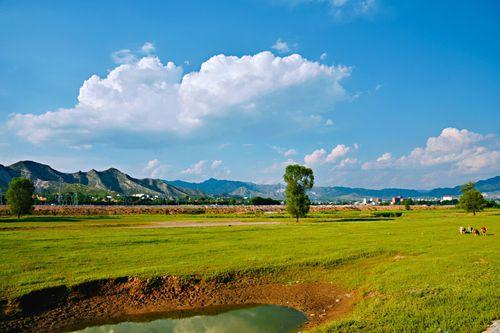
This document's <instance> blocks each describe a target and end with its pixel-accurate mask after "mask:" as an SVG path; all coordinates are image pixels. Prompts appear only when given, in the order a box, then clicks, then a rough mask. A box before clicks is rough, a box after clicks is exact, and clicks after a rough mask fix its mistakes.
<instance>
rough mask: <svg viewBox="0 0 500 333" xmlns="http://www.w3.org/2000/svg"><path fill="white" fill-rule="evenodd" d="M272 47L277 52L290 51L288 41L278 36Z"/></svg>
mask: <svg viewBox="0 0 500 333" xmlns="http://www.w3.org/2000/svg"><path fill="white" fill-rule="evenodd" d="M272 48H273V49H275V50H276V51H278V52H279V53H288V52H290V51H291V48H290V46H288V43H287V42H285V41H284V40H283V39H281V38H278V40H277V41H276V42H275V43H274V45H273V46H272Z"/></svg>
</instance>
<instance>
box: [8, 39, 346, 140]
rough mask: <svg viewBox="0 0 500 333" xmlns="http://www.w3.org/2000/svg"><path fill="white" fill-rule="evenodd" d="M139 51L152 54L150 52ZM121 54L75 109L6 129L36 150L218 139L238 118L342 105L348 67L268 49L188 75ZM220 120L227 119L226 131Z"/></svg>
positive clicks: (17, 120) (151, 59)
mask: <svg viewBox="0 0 500 333" xmlns="http://www.w3.org/2000/svg"><path fill="white" fill-rule="evenodd" d="M146 49H147V50H150V51H151V50H152V46H147V47H146ZM125 55H127V52H124V56H123V57H122V58H120V59H123V60H122V61H121V62H122V64H121V65H119V66H118V67H116V68H114V69H112V70H111V71H110V72H109V73H108V74H107V75H106V76H105V77H100V76H98V75H92V76H91V77H90V78H89V79H87V80H86V81H85V82H84V83H83V84H82V86H81V88H80V92H79V95H78V103H77V104H76V105H75V106H74V107H71V108H60V109H57V110H54V111H49V112H46V113H43V114H15V115H13V116H11V117H10V118H9V120H8V122H7V127H8V128H9V129H10V130H12V131H15V133H16V134H17V135H18V136H19V137H21V138H23V139H25V140H28V141H30V142H32V143H35V144H37V143H43V142H47V141H51V142H53V143H54V142H55V143H63V144H68V145H69V144H75V143H79V144H90V143H94V142H96V143H107V144H113V145H122V146H126V145H129V144H131V142H132V143H133V144H138V143H140V142H141V141H143V140H150V139H152V138H161V139H163V140H168V139H169V138H177V139H183V138H189V137H192V136H194V135H200V133H202V132H203V131H208V130H210V129H211V128H214V127H217V126H219V130H217V131H213V133H217V134H221V133H223V132H224V131H227V130H231V129H234V128H238V126H240V127H241V126H245V122H244V121H241V119H243V118H245V117H250V118H251V119H252V120H253V121H259V120H260V121H264V120H273V119H275V121H276V123H280V124H283V123H286V122H285V121H282V119H285V120H287V119H299V118H300V117H306V116H307V114H308V113H309V112H310V114H314V115H316V114H318V113H321V112H328V111H330V110H331V107H332V106H333V105H334V104H335V103H336V102H338V101H340V100H343V99H345V97H346V92H345V90H344V88H343V87H342V85H341V81H342V79H344V78H345V77H348V76H349V75H350V68H348V67H344V66H326V65H322V64H320V63H317V62H313V61H309V60H307V59H305V58H303V57H302V56H301V55H298V54H293V55H290V56H287V57H278V56H275V55H273V54H272V53H271V52H267V51H266V52H261V53H258V54H255V55H248V56H242V57H236V56H226V55H222V54H221V55H217V56H214V57H212V58H210V59H208V60H207V61H205V62H204V63H203V64H202V65H201V68H200V70H199V71H194V72H190V73H187V74H183V68H182V67H181V66H177V65H175V64H174V63H173V62H167V63H166V64H163V63H162V62H161V61H160V59H159V58H158V57H156V56H154V55H148V56H145V57H142V58H140V59H135V58H134V59H128V58H127V57H126V56H125ZM312 101H314V107H310V105H311V102H312ZM269 105H272V109H269ZM294 117H295V118H294ZM222 119H231V121H233V125H232V126H227V122H226V123H225V122H223V121H222ZM278 120H280V121H279V122H278Z"/></svg>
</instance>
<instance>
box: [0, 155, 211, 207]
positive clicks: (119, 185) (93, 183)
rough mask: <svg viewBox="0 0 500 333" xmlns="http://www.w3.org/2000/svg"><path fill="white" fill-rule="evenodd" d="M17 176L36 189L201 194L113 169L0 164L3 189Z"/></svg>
mask: <svg viewBox="0 0 500 333" xmlns="http://www.w3.org/2000/svg"><path fill="white" fill-rule="evenodd" d="M20 176H22V177H26V178H29V179H31V180H32V181H33V183H34V184H35V188H36V190H37V191H39V192H43V191H47V192H57V191H61V190H62V191H64V190H65V188H67V187H68V186H71V185H78V186H79V187H80V188H81V189H83V190H86V191H87V192H90V193H92V192H103V191H104V192H109V193H114V194H126V195H131V194H138V193H143V194H149V195H158V196H162V197H167V198H183V197H187V196H204V195H205V194H204V193H202V192H200V191H198V190H195V189H189V188H178V187H176V186H173V185H169V184H168V183H166V182H165V181H163V180H161V179H152V178H144V179H137V178H133V177H131V176H129V175H127V174H125V173H123V172H121V171H120V170H118V169H115V168H110V169H107V170H104V171H96V170H94V169H92V170H90V171H88V172H82V171H78V172H75V173H64V172H60V171H57V170H54V169H53V168H51V167H50V166H48V165H45V164H41V163H37V162H33V161H21V162H17V163H14V164H12V165H9V166H3V165H0V189H4V190H5V189H6V188H7V185H8V183H9V181H10V180H11V179H12V178H14V177H20Z"/></svg>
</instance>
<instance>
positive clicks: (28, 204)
mask: <svg viewBox="0 0 500 333" xmlns="http://www.w3.org/2000/svg"><path fill="white" fill-rule="evenodd" d="M34 190H35V187H34V186H33V183H32V182H31V180H29V179H26V178H21V177H20V178H13V179H12V180H11V181H10V183H9V188H8V189H7V192H6V193H5V198H6V199H7V204H8V205H9V209H10V211H11V213H12V214H15V215H17V218H20V217H21V215H23V214H28V213H30V212H31V211H32V210H33V202H34V200H33V192H34Z"/></svg>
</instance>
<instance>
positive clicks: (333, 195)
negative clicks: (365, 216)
mask: <svg viewBox="0 0 500 333" xmlns="http://www.w3.org/2000/svg"><path fill="white" fill-rule="evenodd" d="M19 176H23V177H26V178H29V179H31V180H32V181H33V183H34V184H35V187H36V189H37V191H39V192H41V191H48V192H57V191H59V189H60V188H63V189H64V188H74V187H75V186H78V188H81V189H82V188H83V189H86V190H87V191H89V192H92V191H101V192H102V191H105V192H110V193H118V194H127V195H130V194H139V193H144V194H150V195H158V196H161V197H166V198H173V199H176V198H185V197H187V196H190V197H201V196H207V195H208V196H223V195H224V196H239V197H256V196H261V197H266V198H273V199H278V200H283V199H284V197H285V186H284V185H283V184H274V185H273V184H271V185H259V184H255V183H251V182H242V181H233V180H219V179H214V178H210V179H207V180H205V181H203V182H200V183H192V182H186V181H182V180H175V181H166V180H161V179H153V178H144V179H137V178H133V177H131V176H129V175H127V174H125V173H123V172H121V171H120V170H118V169H115V168H110V169H107V170H104V171H96V170H93V169H92V170H90V171H88V172H82V171H78V172H75V173H64V172H60V171H57V170H54V169H53V168H51V167H50V166H48V165H45V164H41V163H37V162H33V161H21V162H17V163H14V164H12V165H9V166H3V165H1V164H0V189H2V190H5V189H6V188H7V185H8V183H9V181H10V180H11V179H12V178H13V177H19ZM476 187H477V188H478V189H479V190H480V191H481V192H484V193H486V194H487V195H488V196H490V197H500V176H497V177H493V178H490V179H486V180H480V181H478V182H477V183H476ZM309 195H310V197H311V199H312V200H315V201H330V200H360V199H362V198H370V197H371V198H381V199H388V198H391V197H394V196H397V195H402V196H403V197H412V198H440V197H442V196H444V195H451V196H458V195H460V186H455V187H451V188H435V189H432V190H412V189H398V188H386V189H381V190H371V189H365V188H352V187H343V186H317V187H314V188H313V189H312V190H311V191H310V192H309Z"/></svg>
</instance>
